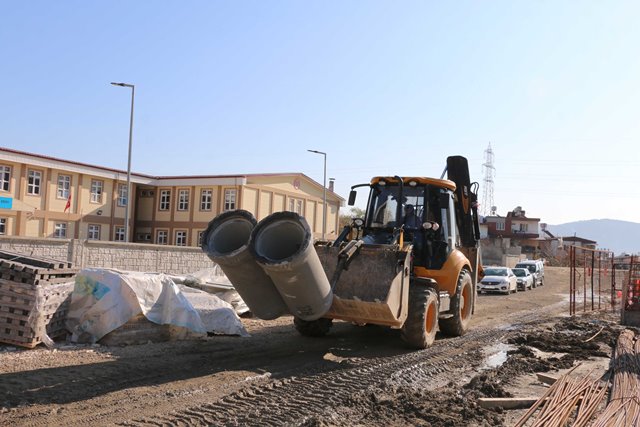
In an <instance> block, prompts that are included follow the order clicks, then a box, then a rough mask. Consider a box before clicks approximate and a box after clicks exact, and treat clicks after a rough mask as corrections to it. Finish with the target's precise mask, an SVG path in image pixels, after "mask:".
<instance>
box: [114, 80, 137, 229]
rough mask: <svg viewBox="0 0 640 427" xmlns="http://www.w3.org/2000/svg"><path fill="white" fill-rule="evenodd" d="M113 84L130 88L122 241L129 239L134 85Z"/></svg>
mask: <svg viewBox="0 0 640 427" xmlns="http://www.w3.org/2000/svg"><path fill="white" fill-rule="evenodd" d="M111 84H112V85H114V86H122V87H130V88H131V118H130V119H129V157H128V160H127V206H126V207H125V211H124V241H125V242H128V241H129V211H130V209H131V145H132V142H133V100H134V98H135V93H136V87H135V86H134V85H132V84H128V83H113V82H111Z"/></svg>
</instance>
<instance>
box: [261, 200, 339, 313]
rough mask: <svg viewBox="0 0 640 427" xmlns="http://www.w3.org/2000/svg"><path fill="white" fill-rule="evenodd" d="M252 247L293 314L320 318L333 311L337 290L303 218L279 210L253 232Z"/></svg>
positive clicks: (293, 213)
mask: <svg viewBox="0 0 640 427" xmlns="http://www.w3.org/2000/svg"><path fill="white" fill-rule="evenodd" d="M249 250H250V251H251V253H252V254H253V256H254V257H255V259H256V261H257V262H258V264H260V265H261V266H262V268H263V269H264V270H265V271H266V272H267V274H268V275H269V276H270V277H271V279H272V280H273V283H274V284H275V285H276V288H278V291H280V295H282V298H283V299H284V302H285V304H287V306H288V307H289V311H290V312H291V314H293V315H294V316H296V317H299V318H300V319H303V320H316V319H319V318H321V317H322V316H323V315H324V314H325V313H326V312H327V311H328V310H329V308H330V307H331V303H332V302H333V292H331V286H330V285H329V280H328V279H327V275H326V274H325V272H324V269H323V268H322V264H321V263H320V259H319V258H318V254H317V253H316V250H315V248H314V247H313V239H312V236H311V229H310V228H309V224H307V221H306V220H305V219H304V218H303V217H301V216H300V215H298V214H296V213H295V212H276V213H274V214H271V215H269V216H268V217H266V218H264V219H263V220H262V221H260V222H259V223H258V225H257V226H256V227H255V228H254V229H253V231H252V232H251V239H250V241H249Z"/></svg>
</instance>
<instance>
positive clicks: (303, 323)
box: [293, 317, 333, 337]
mask: <svg viewBox="0 0 640 427" xmlns="http://www.w3.org/2000/svg"><path fill="white" fill-rule="evenodd" d="M332 324H333V319H326V318H324V317H322V318H320V319H318V320H302V319H300V318H298V317H294V318H293V325H294V326H295V328H296V330H297V331H298V332H300V335H304V336H305V337H323V336H325V335H327V334H328V333H329V329H331V326H332Z"/></svg>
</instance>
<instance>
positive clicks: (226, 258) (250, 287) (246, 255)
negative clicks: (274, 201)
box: [201, 210, 289, 320]
mask: <svg viewBox="0 0 640 427" xmlns="http://www.w3.org/2000/svg"><path fill="white" fill-rule="evenodd" d="M256 222H257V221H256V219H255V218H254V217H253V215H252V214H251V213H250V212H247V211H244V210H235V211H227V212H224V213H221V214H220V215H218V216H216V217H215V218H214V219H213V220H212V221H211V222H210V223H209V226H208V227H207V230H206V231H205V233H204V235H203V237H202V246H201V247H202V250H203V251H204V252H205V253H206V254H207V256H209V258H211V260H212V261H214V262H215V263H217V264H218V265H219V266H220V268H221V269H222V271H223V272H224V274H226V276H227V278H228V279H229V281H230V282H231V283H232V284H233V286H234V288H235V289H236V291H238V293H239V294H240V296H241V297H242V299H243V300H244V302H245V303H246V304H247V306H248V307H249V309H250V310H251V312H252V313H253V315H254V316H256V317H258V318H260V319H264V320H272V319H275V318H277V317H280V316H282V315H283V314H286V313H288V312H289V311H288V309H287V306H286V304H285V303H284V301H283V299H282V297H281V296H280V293H279V292H278V290H277V289H276V287H275V286H274V284H273V282H272V281H271V279H270V278H269V276H267V274H266V273H265V272H264V270H263V269H262V268H261V267H260V266H259V265H258V264H257V263H256V260H255V259H254V258H253V256H252V255H251V253H250V252H249V250H248V245H249V238H250V236H251V231H252V230H253V228H254V227H255V226H256Z"/></svg>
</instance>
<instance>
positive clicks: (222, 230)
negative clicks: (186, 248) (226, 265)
mask: <svg viewBox="0 0 640 427" xmlns="http://www.w3.org/2000/svg"><path fill="white" fill-rule="evenodd" d="M252 230H253V224H252V223H251V222H250V221H247V220H246V219H244V218H233V219H230V220H228V221H225V222H223V223H222V224H220V225H219V226H218V227H217V228H216V229H215V230H213V231H212V232H211V233H209V236H208V237H207V249H208V250H207V252H209V253H212V254H219V255H227V254H229V253H231V252H233V251H235V250H238V249H240V248H241V247H242V246H244V245H246V244H247V243H248V242H249V237H250V236H251V231H252Z"/></svg>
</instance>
